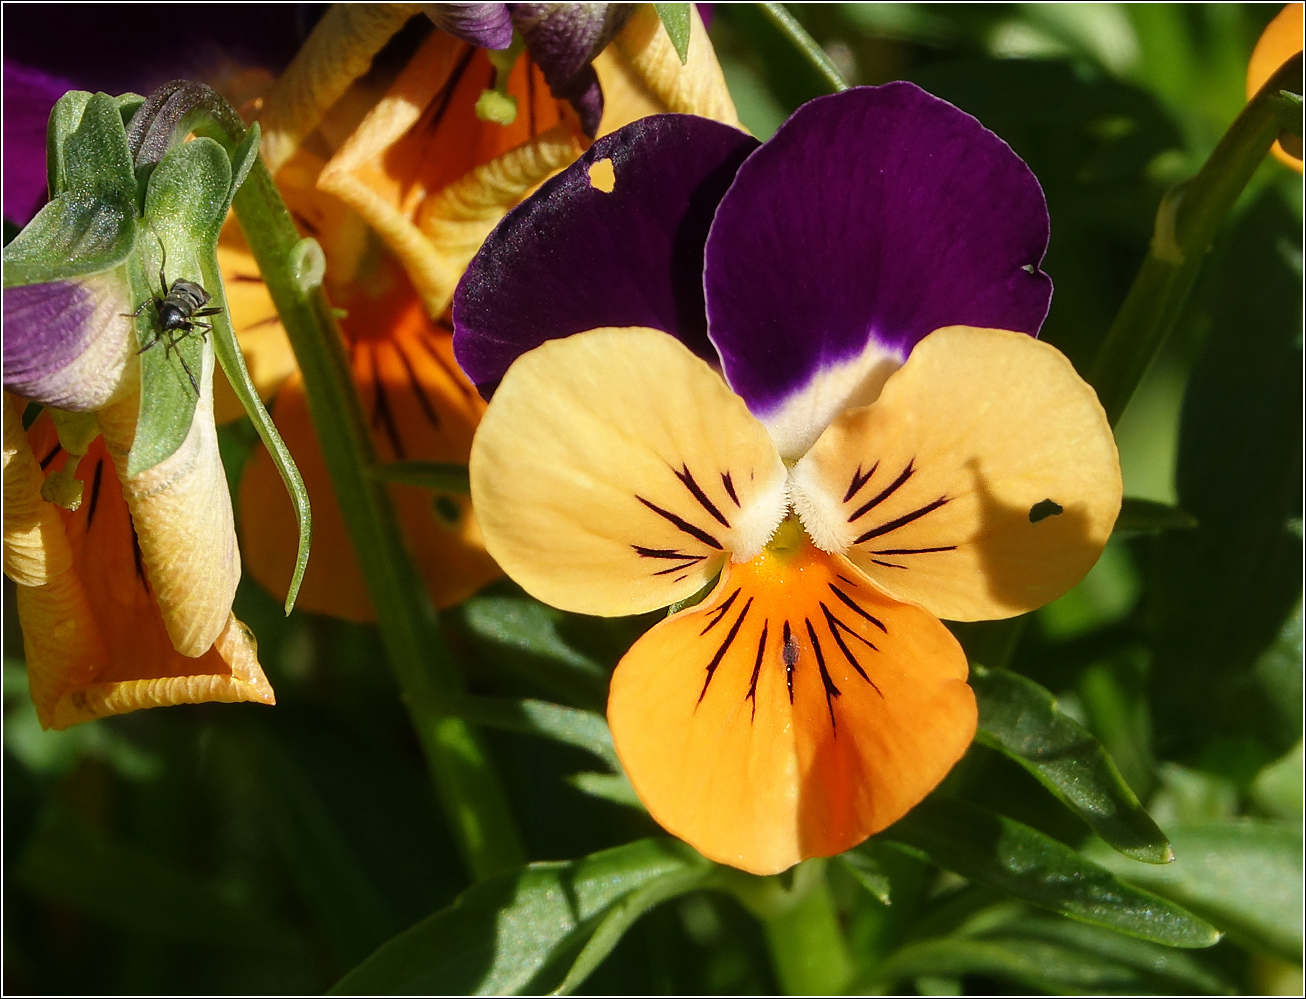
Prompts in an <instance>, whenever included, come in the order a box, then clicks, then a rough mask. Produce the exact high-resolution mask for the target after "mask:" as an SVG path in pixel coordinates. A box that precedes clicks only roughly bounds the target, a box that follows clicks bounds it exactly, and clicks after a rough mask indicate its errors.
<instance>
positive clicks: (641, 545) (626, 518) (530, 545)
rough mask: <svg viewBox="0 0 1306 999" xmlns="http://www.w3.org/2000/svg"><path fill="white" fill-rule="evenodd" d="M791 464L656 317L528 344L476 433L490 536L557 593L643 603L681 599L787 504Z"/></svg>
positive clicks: (560, 602)
mask: <svg viewBox="0 0 1306 999" xmlns="http://www.w3.org/2000/svg"><path fill="white" fill-rule="evenodd" d="M784 480H785V469H784V464H783V463H782V462H781V461H780V456H779V455H778V454H777V453H776V450H775V446H774V445H773V444H772V443H771V439H770V438H769V437H768V436H767V433H766V430H765V429H764V428H763V427H762V425H761V424H760V423H759V422H758V421H757V419H756V418H755V417H753V415H752V414H751V413H749V412H748V410H747V408H746V407H745V406H744V403H743V401H742V400H741V399H739V398H738V397H737V396H736V395H735V394H734V393H732V392H731V391H730V390H729V389H728V388H727V387H726V385H725V383H724V382H723V381H722V380H721V378H720V376H718V375H717V374H716V373H715V372H714V371H712V369H711V368H709V367H708V366H707V364H706V363H705V362H703V361H702V360H700V359H699V358H697V357H695V356H694V355H693V354H691V353H690V352H689V350H688V349H686V348H685V347H684V346H683V345H682V344H681V343H680V342H679V341H678V340H676V339H674V338H673V337H671V336H668V335H667V334H665V333H659V332H657V331H655V330H647V329H624V330H612V329H608V330H592V331H590V332H588V333H579V334H577V335H575V336H572V337H567V338H566V339H562V340H551V341H549V342H547V343H545V344H543V345H542V346H540V347H537V348H536V349H535V350H532V351H530V352H529V353H527V354H524V355H523V356H522V357H520V358H518V359H517V360H516V361H515V362H514V364H513V366H512V367H511V368H509V369H508V373H507V374H506V375H505V376H504V379H503V382H502V384H501V385H500V386H499V389H498V391H497V392H496V393H495V396H494V398H493V400H492V401H491V402H490V405H489V408H488V409H487V410H486V412H485V416H484V417H483V418H482V420H481V425H480V428H479V429H478V430H477V433H476V439H475V441H473V443H472V456H471V481H472V501H473V504H474V505H475V508H476V512H477V517H478V518H479V519H480V524H481V531H482V533H483V534H484V536H485V546H486V548H487V549H488V550H489V552H490V554H491V555H492V556H494V558H495V560H496V561H497V562H498V563H499V565H501V566H502V567H503V569H504V571H505V572H507V573H508V575H510V576H511V577H512V578H513V579H515V580H516V581H517V582H519V583H520V584H521V585H522V586H523V587H525V589H526V590H527V591H529V592H530V593H531V594H532V595H534V596H536V597H538V598H539V599H540V600H543V601H544V602H545V603H548V604H552V605H553V606H555V607H561V608H563V609H565V610H572V611H578V612H581V613H586V614H603V615H619V614H636V613H640V612H642V611H648V610H653V609H654V608H657V607H665V606H666V605H667V604H670V603H672V602H674V601H676V600H680V599H683V598H685V597H687V596H689V595H690V594H692V593H694V592H695V591H696V590H698V589H699V588H701V587H702V586H703V585H704V584H706V583H707V582H708V580H710V579H711V578H712V577H713V576H714V575H715V574H716V573H717V572H718V571H719V569H720V568H721V566H722V565H723V564H724V562H725V561H726V558H727V556H729V555H731V554H734V555H735V557H740V558H746V557H749V556H751V555H753V554H756V552H758V551H759V550H760V549H761V547H762V545H763V544H765V543H766V541H767V539H768V538H769V537H770V536H771V534H772V533H773V532H774V530H775V527H776V525H777V524H778V523H779V522H780V519H781V517H782V516H783V515H784V509H785V498H784Z"/></svg>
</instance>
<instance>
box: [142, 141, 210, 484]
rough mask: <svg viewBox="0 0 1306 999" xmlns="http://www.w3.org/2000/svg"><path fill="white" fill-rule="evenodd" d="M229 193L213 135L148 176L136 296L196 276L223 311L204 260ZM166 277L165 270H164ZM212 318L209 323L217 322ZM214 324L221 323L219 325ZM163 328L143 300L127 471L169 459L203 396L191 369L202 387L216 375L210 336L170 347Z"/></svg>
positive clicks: (179, 150)
mask: <svg viewBox="0 0 1306 999" xmlns="http://www.w3.org/2000/svg"><path fill="white" fill-rule="evenodd" d="M230 190H231V161H230V160H228V158H227V154H226V152H225V151H224V150H223V148H222V147H221V146H220V145H219V144H218V143H216V142H214V141H213V140H212V139H206V138H197V139H195V140H194V141H193V142H185V143H182V144H181V145H179V146H176V147H175V148H173V149H172V150H171V151H170V152H169V153H168V155H167V156H165V157H164V158H163V161H162V162H161V163H160V164H159V165H158V167H157V169H155V170H154V172H153V174H152V175H151V177H150V181H149V185H148V186H147V188H146V192H145V218H144V226H143V228H145V229H147V230H149V232H150V233H151V234H152V236H153V237H156V238H151V236H150V235H143V236H142V239H141V241H140V242H141V252H140V253H139V254H138V255H137V258H136V264H137V266H135V267H133V272H134V273H133V275H132V277H133V281H132V284H133V296H132V297H133V299H134V301H135V302H136V303H137V304H138V305H140V304H143V303H145V302H147V301H148V300H149V299H150V298H152V297H156V296H157V297H162V296H163V295H164V294H165V293H166V291H167V289H166V288H157V287H155V285H156V284H157V283H158V281H159V280H160V276H161V277H162V278H163V279H165V280H166V281H167V282H168V284H169V286H171V285H172V284H174V283H175V282H177V281H178V280H183V279H184V280H186V281H193V282H195V283H196V284H198V285H200V286H201V287H203V288H204V289H205V291H207V292H208V293H209V295H210V296H211V300H210V301H209V303H208V305H207V306H206V307H211V308H220V309H222V310H223V313H222V315H225V314H226V300H225V298H224V296H223V293H222V283H221V281H220V280H219V281H216V282H212V283H208V276H207V275H206V274H205V273H204V271H205V270H206V268H205V267H204V266H203V262H204V259H205V257H207V256H214V255H215V254H216V250H215V247H216V245H217V241H218V230H219V229H220V228H221V227H222V222H223V219H224V218H225V217H226V213H227V205H228V195H229V192H230ZM161 271H162V274H161V275H160V272H161ZM218 318H219V316H216V315H215V316H211V317H209V318H207V319H205V320H203V321H204V322H212V321H213V320H216V319H218ZM215 327H216V324H215ZM161 332H162V331H161V330H160V329H159V325H158V314H157V310H156V309H155V308H154V307H153V306H152V305H146V306H145V308H143V309H142V310H141V313H140V315H139V316H137V318H136V339H137V342H138V344H139V346H140V348H141V354H140V361H141V400H140V407H141V408H140V416H139V417H138V419H137V423H136V435H135V437H134V438H133V439H132V447H131V451H130V453H129V454H128V455H127V474H128V475H130V476H135V475H139V474H141V473H142V472H144V471H146V470H148V469H150V468H153V467H154V466H155V465H157V464H158V463H159V462H161V461H163V460H164V459H166V458H168V457H170V456H171V455H172V454H173V453H174V452H175V451H176V450H177V448H179V447H180V446H181V443H182V441H184V440H185V439H186V435H187V434H189V433H190V426H191V422H192V421H193V420H194V418H195V406H196V403H197V402H198V401H199V398H198V394H197V392H196V388H195V386H193V385H192V384H191V380H190V376H189V375H188V374H187V370H188V369H189V372H190V374H191V375H193V376H194V378H195V380H196V382H197V384H198V385H199V386H200V388H201V389H202V388H203V386H204V384H205V379H206V378H209V377H211V373H210V374H206V367H207V368H208V369H209V370H210V372H211V367H212V361H211V359H210V358H211V355H212V351H211V349H210V348H209V345H208V344H207V343H206V338H204V337H201V336H199V335H197V334H191V335H188V336H184V337H181V338H180V339H178V340H176V342H175V344H174V345H173V346H172V347H171V349H170V348H169V347H168V345H167V342H166V340H162V339H157V336H158V334H159V333H161Z"/></svg>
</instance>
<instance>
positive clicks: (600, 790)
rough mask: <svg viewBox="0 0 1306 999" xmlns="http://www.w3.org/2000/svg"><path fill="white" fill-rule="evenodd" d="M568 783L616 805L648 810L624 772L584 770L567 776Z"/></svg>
mask: <svg viewBox="0 0 1306 999" xmlns="http://www.w3.org/2000/svg"><path fill="white" fill-rule="evenodd" d="M567 783H568V784H570V785H571V786H572V787H574V788H575V789H576V790H577V791H579V792H580V793H581V794H588V795H589V796H590V797H591V798H602V799H603V800H604V801H610V802H612V803H613V804H614V805H624V806H625V807H627V808H634V809H636V810H637V811H641V812H643V811H647V809H645V808H644V802H642V801H640V800H639V795H638V794H636V793H635V788H634V786H633V785H632V784H631V783H630V779H629V778H628V777H627V776H626V775H625V774H624V773H619V774H596V773H591V772H589V771H584V772H582V773H578V774H572V775H571V776H570V777H568V778H567Z"/></svg>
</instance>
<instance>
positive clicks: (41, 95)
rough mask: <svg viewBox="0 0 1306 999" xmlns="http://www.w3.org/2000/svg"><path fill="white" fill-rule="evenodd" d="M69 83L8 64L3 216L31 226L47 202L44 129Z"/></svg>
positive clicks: (5, 87)
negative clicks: (34, 217) (29, 223)
mask: <svg viewBox="0 0 1306 999" xmlns="http://www.w3.org/2000/svg"><path fill="white" fill-rule="evenodd" d="M72 89H74V87H73V85H72V84H71V83H69V82H68V81H67V80H61V79H59V78H58V77H54V76H50V75H49V74H47V73H42V72H41V71H40V70H39V69H32V68H31V67H30V66H23V65H20V64H19V63H16V62H13V61H11V60H9V59H6V60H5V62H4V175H5V179H4V217H5V218H7V219H8V220H9V221H10V222H13V223H15V224H17V225H19V226H24V225H27V223H28V222H30V221H32V216H33V215H35V214H36V213H37V211H38V210H39V209H40V207H41V206H42V205H43V204H44V203H45V198H46V180H45V127H46V124H47V123H48V122H49V120H50V111H51V109H52V108H53V107H54V105H55V102H56V101H57V100H59V98H60V97H62V96H63V95H64V94H65V93H66V92H67V91H69V90H72Z"/></svg>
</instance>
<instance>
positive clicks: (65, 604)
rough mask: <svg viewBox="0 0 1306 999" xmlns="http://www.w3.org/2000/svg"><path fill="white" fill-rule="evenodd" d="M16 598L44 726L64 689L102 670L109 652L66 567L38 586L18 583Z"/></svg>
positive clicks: (76, 580) (48, 724)
mask: <svg viewBox="0 0 1306 999" xmlns="http://www.w3.org/2000/svg"><path fill="white" fill-rule="evenodd" d="M66 544H67V542H66V541H65V546H66ZM16 602H17V605H18V620H19V623H20V624H21V625H22V629H23V655H24V658H25V659H26V660H27V678H28V686H29V689H30V691H31V695H32V703H33V704H34V705H35V706H36V716H37V718H38V719H40V722H41V727H42V728H50V727H52V726H54V725H55V724H56V722H55V719H56V716H57V713H58V708H57V706H58V704H59V702H60V701H61V700H64V699H65V695H66V692H67V691H69V690H74V689H80V688H81V687H82V686H83V685H84V684H85V683H87V682H88V681H89V680H91V678H93V677H95V676H97V675H99V674H100V673H102V672H103V671H104V670H105V669H106V668H107V667H108V665H109V661H110V656H109V653H108V651H107V649H106V648H105V645H104V641H103V636H102V635H101V633H100V630H99V627H98V625H97V624H96V620H95V616H94V614H93V613H92V611H91V606H90V603H89V602H88V601H87V597H86V591H85V590H84V589H83V587H82V584H81V580H80V579H79V578H78V577H77V575H76V573H74V572H73V570H72V567H71V565H69V566H67V567H65V568H61V569H59V570H58V571H56V572H53V573H52V574H51V575H50V578H49V582H47V583H44V584H43V585H41V586H19V587H18V588H17V593H16ZM58 727H60V728H62V727H63V726H58Z"/></svg>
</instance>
